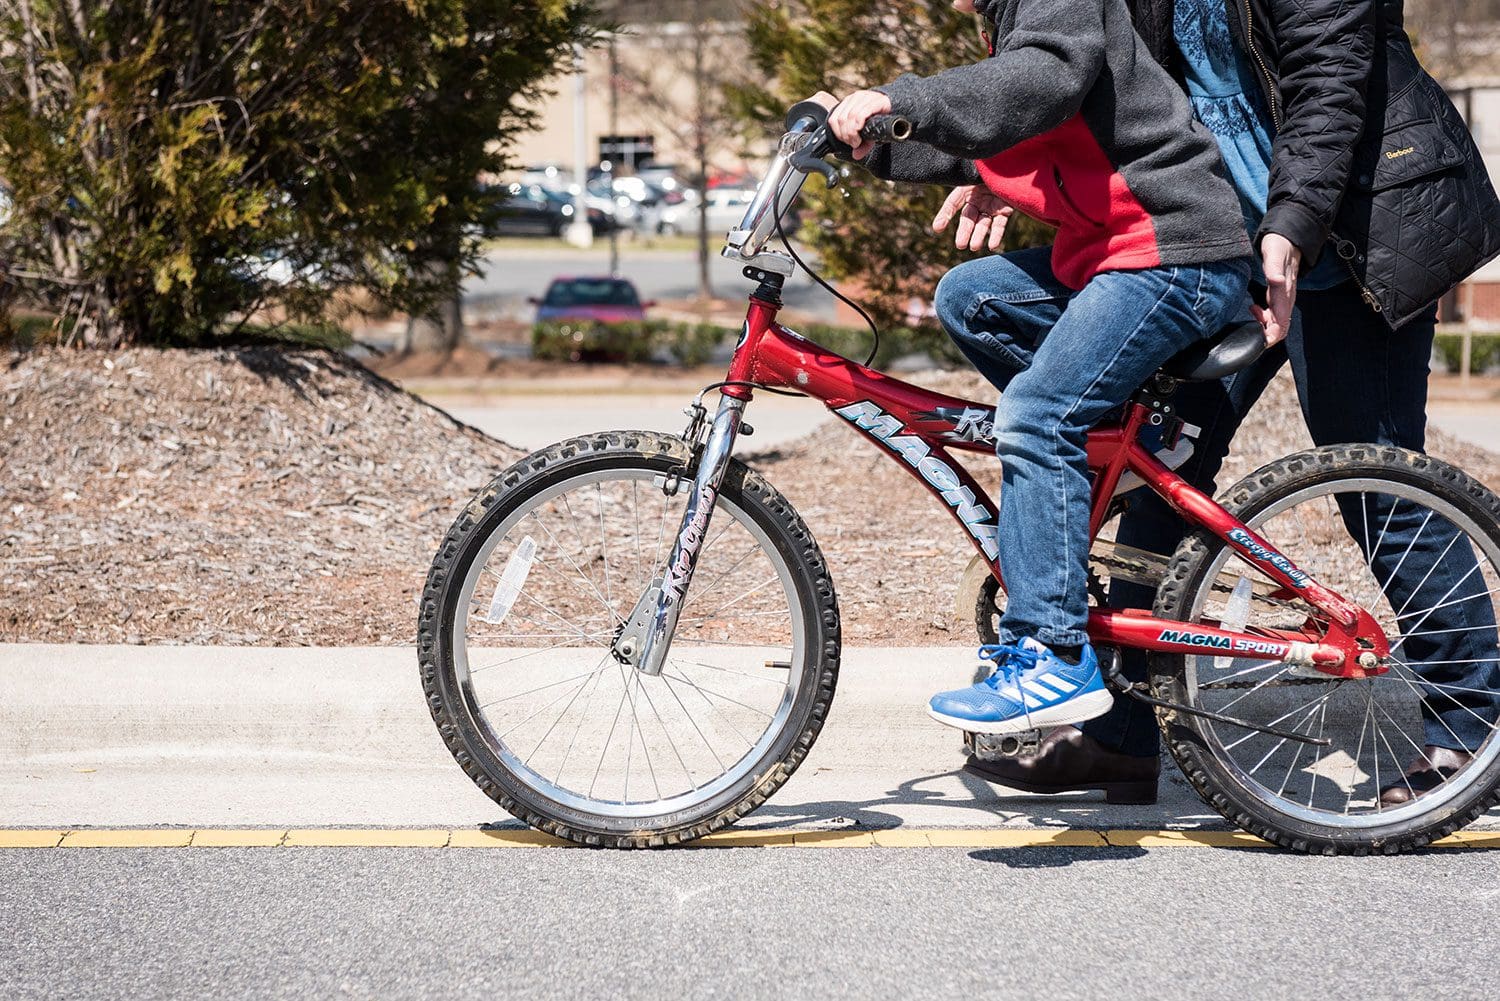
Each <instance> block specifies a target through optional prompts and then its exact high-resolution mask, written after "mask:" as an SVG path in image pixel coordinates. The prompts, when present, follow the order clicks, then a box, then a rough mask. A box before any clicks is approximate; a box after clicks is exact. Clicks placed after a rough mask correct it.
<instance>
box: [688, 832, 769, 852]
mask: <svg viewBox="0 0 1500 1001" xmlns="http://www.w3.org/2000/svg"><path fill="white" fill-rule="evenodd" d="M795 837H796V832H795V831H785V830H781V831H761V830H756V829H755V828H753V827H752V828H747V829H744V830H735V829H733V828H731V829H729V830H727V831H715V832H714V833H713V834H710V835H708V837H706V838H699V839H698V840H697V841H690V842H688V844H689V845H695V846H697V847H700V848H701V847H704V846H708V847H710V848H790V847H791V846H792V843H793V840H792V839H793V838H795Z"/></svg>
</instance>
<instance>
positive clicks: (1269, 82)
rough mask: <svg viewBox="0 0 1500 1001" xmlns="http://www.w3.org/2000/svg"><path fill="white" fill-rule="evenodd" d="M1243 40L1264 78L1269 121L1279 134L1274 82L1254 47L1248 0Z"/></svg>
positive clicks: (1277, 104) (1251, 12)
mask: <svg viewBox="0 0 1500 1001" xmlns="http://www.w3.org/2000/svg"><path fill="white" fill-rule="evenodd" d="M1245 39H1246V41H1248V42H1249V43H1250V55H1251V57H1252V58H1254V60H1255V65H1256V66H1259V67H1260V74H1261V76H1263V77H1265V78H1266V97H1267V98H1269V99H1270V101H1271V121H1273V122H1275V123H1276V130H1277V131H1278V132H1279V131H1281V106H1280V103H1279V102H1278V101H1277V99H1276V81H1275V79H1274V78H1273V77H1272V76H1271V71H1270V70H1269V69H1268V68H1267V67H1266V61H1265V60H1264V59H1262V58H1261V57H1260V49H1258V48H1256V47H1255V12H1254V11H1253V10H1251V7H1250V0H1245Z"/></svg>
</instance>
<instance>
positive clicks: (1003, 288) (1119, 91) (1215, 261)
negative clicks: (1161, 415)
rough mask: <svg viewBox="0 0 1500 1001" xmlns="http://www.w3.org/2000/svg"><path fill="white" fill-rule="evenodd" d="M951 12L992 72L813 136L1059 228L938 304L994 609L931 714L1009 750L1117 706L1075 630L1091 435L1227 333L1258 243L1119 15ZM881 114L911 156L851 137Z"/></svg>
mask: <svg viewBox="0 0 1500 1001" xmlns="http://www.w3.org/2000/svg"><path fill="white" fill-rule="evenodd" d="M953 6H954V8H955V9H957V10H960V11H973V12H977V13H979V14H981V15H982V16H983V17H984V18H986V20H987V21H989V23H990V25H991V29H992V32H991V34H990V36H989V37H990V40H991V43H990V49H991V52H990V58H988V59H986V60H983V61H981V62H979V63H976V64H973V65H967V66H961V67H958V68H955V69H951V70H947V71H945V72H942V73H938V74H936V75H934V76H931V77H926V78H921V77H916V76H913V75H911V74H907V75H904V76H902V77H900V78H899V79H897V80H895V81H894V82H892V83H889V84H886V85H885V86H883V87H877V88H874V89H873V90H862V91H859V92H857V93H855V94H852V95H850V96H849V97H847V98H845V99H844V100H843V101H842V102H840V103H839V104H838V105H837V107H836V108H834V109H833V111H832V113H831V115H830V116H829V119H828V125H829V128H830V129H831V130H832V131H833V133H834V134H835V135H836V136H837V137H838V138H839V139H840V140H841V141H843V142H845V143H847V144H848V145H849V146H850V147H852V156H853V157H854V159H856V160H858V161H860V162H862V163H863V164H864V165H865V166H866V167H867V168H868V169H869V170H870V171H871V172H872V173H874V174H875V175H876V176H878V177H882V178H886V179H889V180H899V181H912V182H920V183H931V184H948V185H959V186H963V188H964V190H960V191H957V192H955V194H954V195H953V196H950V198H949V202H948V205H947V206H946V207H945V209H946V211H947V213H948V214H949V215H951V213H952V212H953V211H957V210H958V209H959V208H960V207H965V206H968V205H970V204H972V205H974V206H976V207H977V206H980V205H981V204H982V203H983V202H984V201H986V200H987V199H991V198H994V199H999V200H1001V201H1003V202H1004V203H1005V204H1007V205H1009V206H1011V207H1013V208H1014V209H1016V210H1018V211H1021V212H1024V213H1026V214H1027V215H1030V216H1033V217H1034V218H1037V219H1039V220H1042V221H1044V222H1046V223H1048V224H1050V225H1053V226H1056V227H1057V230H1058V232H1057V238H1056V242H1055V243H1054V245H1053V246H1052V247H1050V248H1038V249H1033V250H1026V251H1021V252H1019V253H1014V254H1009V255H1006V257H1005V261H1006V263H1007V264H1008V265H1009V266H1008V267H1007V268H1006V269H1004V271H1003V272H1000V276H999V277H998V278H996V277H994V276H995V275H996V271H990V272H987V273H988V274H989V275H990V276H991V279H990V281H991V283H990V284H986V285H985V286H984V287H971V286H970V285H968V284H967V283H965V282H963V281H961V280H958V279H957V278H956V277H955V275H954V274H950V275H949V276H948V277H946V278H945V279H944V280H943V282H941V283H940V284H939V286H938V290H937V293H936V297H935V298H936V308H937V312H938V316H939V318H940V319H941V320H942V322H943V325H944V327H945V328H946V329H947V331H948V333H949V335H950V336H951V337H952V338H953V339H954V340H955V341H956V342H957V344H958V346H959V347H960V348H961V349H962V350H963V352H964V353H965V355H966V356H967V357H968V358H969V359H970V360H971V361H972V362H973V363H974V364H975V366H976V367H977V368H978V369H979V370H980V372H982V373H983V374H984V375H985V376H986V377H987V378H988V379H989V380H990V381H991V382H993V383H994V384H995V385H996V386H997V387H999V388H1000V389H1001V390H1002V391H1003V392H1002V395H1001V398H1000V403H999V408H998V409H997V411H996V414H995V426H994V437H995V443H996V452H997V454H998V456H999V457H1000V460H1001V465H1002V471H1003V472H1002V488H1001V501H1000V512H999V518H998V520H999V543H1000V562H1001V566H1002V570H1003V571H1004V575H1005V582H1006V589H1007V603H1006V607H1005V611H1004V615H1003V617H1002V619H1001V623H1000V643H999V644H998V645H996V646H991V647H983V648H981V650H980V656H981V657H982V658H984V659H988V660H992V661H993V662H994V665H995V669H994V671H993V672H992V673H991V675H990V676H989V677H988V678H987V679H986V680H985V681H982V682H980V683H978V684H976V685H974V686H972V687H971V688H966V689H959V690H956V691H950V692H941V693H939V694H937V695H935V696H933V698H932V700H931V703H930V709H929V711H930V712H931V714H932V716H933V717H934V718H935V719H937V720H939V721H940V722H942V723H945V724H948V725H950V726H954V727H958V728H960V729H963V730H967V731H971V732H976V733H1017V732H1024V731H1028V730H1033V729H1037V728H1039V727H1043V726H1054V725H1058V724H1064V723H1076V722H1081V721H1083V720H1087V719H1091V718H1093V717H1095V716H1098V715H1101V714H1103V713H1104V712H1106V711H1107V710H1108V709H1109V707H1110V705H1111V702H1112V699H1111V696H1110V694H1109V692H1108V691H1107V689H1106V688H1105V686H1104V682H1103V679H1102V677H1101V674H1100V670H1099V663H1098V659H1097V657H1096V656H1095V653H1094V651H1093V649H1092V648H1091V646H1090V645H1089V637H1088V633H1087V631H1086V626H1087V621H1088V592H1087V581H1088V567H1087V560H1088V550H1089V528H1090V526H1089V509H1090V503H1089V502H1090V481H1089V472H1088V464H1087V456H1086V453H1085V439H1086V436H1087V433H1088V431H1089V429H1090V428H1092V427H1093V426H1094V425H1095V424H1097V423H1098V422H1099V421H1100V420H1101V419H1102V418H1104V417H1105V416H1106V415H1107V414H1109V413H1110V412H1111V411H1113V410H1114V409H1116V408H1117V407H1119V406H1121V405H1122V404H1124V403H1125V402H1126V401H1127V399H1128V398H1129V397H1130V396H1131V394H1132V393H1134V392H1135V391H1136V390H1137V389H1138V388H1139V387H1140V386H1141V385H1142V383H1144V382H1145V381H1146V380H1147V379H1148V378H1149V377H1150V376H1151V374H1152V373H1153V372H1155V371H1156V370H1157V369H1158V368H1159V367H1160V366H1161V365H1162V364H1163V363H1164V362H1165V361H1167V360H1168V359H1169V358H1171V357H1172V356H1174V355H1176V354H1178V353H1179V352H1181V351H1183V350H1184V349H1186V348H1188V347H1190V346H1192V345H1193V344H1195V343H1197V342H1198V341H1200V340H1203V339H1206V338H1210V337H1213V336H1214V335H1215V334H1217V333H1218V332H1219V331H1220V330H1221V329H1222V328H1224V327H1225V326H1227V325H1228V324H1229V323H1231V322H1232V321H1234V320H1235V319H1236V317H1237V316H1238V314H1239V313H1240V312H1241V311H1242V310H1243V309H1244V304H1245V301H1246V295H1247V284H1248V280H1249V276H1250V270H1251V265H1250V260H1249V253H1250V249H1251V248H1250V243H1249V240H1248V238H1247V237H1246V235H1245V228H1244V222H1243V219H1242V218H1241V214H1240V209H1239V203H1238V201H1237V200H1236V197H1235V194H1234V191H1233V190H1232V189H1231V187H1230V186H1229V184H1228V182H1227V181H1226V179H1225V177H1224V172H1223V167H1222V163H1221V161H1220V158H1219V152H1218V148H1217V145H1216V144H1215V142H1214V140H1213V138H1212V136H1211V135H1210V134H1209V133H1208V132H1207V130H1206V129H1204V127H1203V126H1202V125H1200V124H1199V123H1198V122H1197V121H1196V120H1195V119H1194V117H1193V113H1192V109H1191V107H1190V106H1189V104H1188V101H1187V98H1186V97H1185V96H1184V95H1183V93H1182V91H1181V90H1180V89H1179V88H1178V87H1177V86H1176V84H1175V83H1174V82H1173V81H1172V79H1171V78H1170V77H1169V76H1168V74H1167V73H1166V71H1164V70H1163V69H1161V68H1160V67H1159V66H1158V65H1157V64H1156V62H1155V61H1154V60H1152V59H1151V58H1150V55H1149V54H1148V53H1147V52H1146V50H1145V48H1144V45H1143V43H1142V42H1141V40H1140V38H1139V37H1138V36H1137V35H1136V33H1135V30H1134V29H1133V28H1132V26H1131V20H1130V14H1129V11H1128V10H1127V8H1126V5H1125V0H977V2H976V0H955V2H954V4H953ZM819 99H820V100H823V101H824V102H825V104H826V103H829V102H831V100H832V98H831V97H829V96H828V95H820V97H819ZM883 114H896V115H900V116H903V117H905V118H908V119H910V121H911V123H912V125H913V131H912V136H911V141H909V142H906V143H899V144H879V145H873V146H872V145H871V144H869V143H866V142H864V141H863V140H862V139H861V137H860V130H861V128H862V127H863V126H864V125H865V123H866V122H867V121H869V119H870V118H871V117H873V116H876V115H883ZM979 185H982V186H983V188H980V187H979ZM977 214H979V215H981V216H982V215H984V213H983V212H980V213H977ZM943 221H945V220H943V219H941V217H940V222H943ZM999 236H1000V234H999V233H998V232H994V231H990V232H988V233H986V232H984V230H983V229H982V228H981V229H979V230H978V231H976V232H975V233H973V234H972V240H973V243H972V246H973V247H974V249H979V248H980V246H982V244H983V241H984V240H986V239H988V241H989V245H990V246H991V248H992V249H998V246H999V242H1000V241H999ZM997 270H998V269H997Z"/></svg>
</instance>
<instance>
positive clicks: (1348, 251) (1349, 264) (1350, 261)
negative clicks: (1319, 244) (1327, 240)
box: [1333, 233, 1385, 313]
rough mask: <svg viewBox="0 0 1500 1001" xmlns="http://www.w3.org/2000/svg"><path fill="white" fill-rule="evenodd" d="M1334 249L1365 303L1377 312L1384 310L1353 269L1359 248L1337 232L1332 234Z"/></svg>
mask: <svg viewBox="0 0 1500 1001" xmlns="http://www.w3.org/2000/svg"><path fill="white" fill-rule="evenodd" d="M1333 246H1334V250H1335V251H1336V252H1337V253H1338V255H1339V260H1341V261H1343V262H1344V267H1346V268H1348V269H1349V277H1350V278H1353V279H1354V284H1355V285H1356V286H1358V288H1359V294H1360V295H1361V296H1363V297H1364V300H1365V304H1366V305H1368V306H1369V307H1370V308H1371V309H1373V310H1374V311H1375V312H1377V313H1383V312H1385V309H1384V307H1382V306H1381V305H1380V300H1379V299H1377V298H1375V293H1374V292H1371V291H1370V288H1369V286H1368V285H1366V284H1365V283H1364V282H1362V281H1360V280H1359V272H1358V271H1355V270H1354V256H1355V255H1356V254H1358V253H1359V248H1358V247H1356V246H1355V245H1354V241H1353V240H1346V239H1344V238H1343V237H1341V236H1339V235H1338V234H1337V233H1335V234H1333Z"/></svg>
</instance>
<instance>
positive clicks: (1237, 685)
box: [1089, 553, 1341, 691]
mask: <svg viewBox="0 0 1500 1001" xmlns="http://www.w3.org/2000/svg"><path fill="white" fill-rule="evenodd" d="M1099 566H1102V567H1105V568H1112V569H1116V570H1124V571H1127V572H1130V573H1136V574H1142V575H1152V576H1159V575H1160V573H1161V569H1162V568H1161V567H1160V566H1158V565H1157V564H1155V563H1148V562H1146V561H1144V560H1128V559H1125V558H1124V557H1120V556H1113V555H1103V554H1098V553H1090V554H1089V592H1090V593H1091V594H1093V595H1094V598H1095V599H1096V600H1097V601H1098V602H1099V604H1101V605H1103V604H1104V595H1105V590H1104V581H1103V579H1102V578H1101V577H1100V576H1099V572H1098V569H1097V567H1099ZM1212 590H1214V591H1217V592H1218V593H1220V594H1229V593H1231V592H1232V591H1233V590H1234V588H1232V587H1228V586H1226V585H1224V584H1221V583H1219V582H1218V581H1215V582H1214V584H1213V587H1212ZM1250 600H1251V601H1252V602H1259V603H1260V604H1263V605H1271V606H1274V607H1276V608H1285V609H1290V610H1293V611H1297V612H1301V613H1303V614H1304V615H1314V614H1316V611H1315V610H1314V609H1313V608H1312V607H1311V606H1309V605H1307V604H1306V603H1305V602H1300V601H1284V600H1282V599H1280V598H1272V597H1269V596H1268V595H1263V594H1252V595H1251V596H1250ZM1272 628H1284V627H1272ZM1300 628H1302V627H1301V625H1300V624H1299V625H1297V626H1292V627H1289V628H1288V631H1290V630H1291V629H1300ZM1339 680H1341V679H1339V678H1335V677H1333V676H1331V675H1330V676H1328V677H1326V678H1283V679H1281V680H1280V681H1273V682H1269V683H1260V682H1255V681H1225V682H1222V683H1212V682H1210V684H1213V690H1214V691H1228V690H1230V689H1241V688H1255V687H1257V685H1259V687H1261V688H1294V687H1298V686H1302V685H1324V684H1328V683H1329V682H1331V681H1339Z"/></svg>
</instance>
